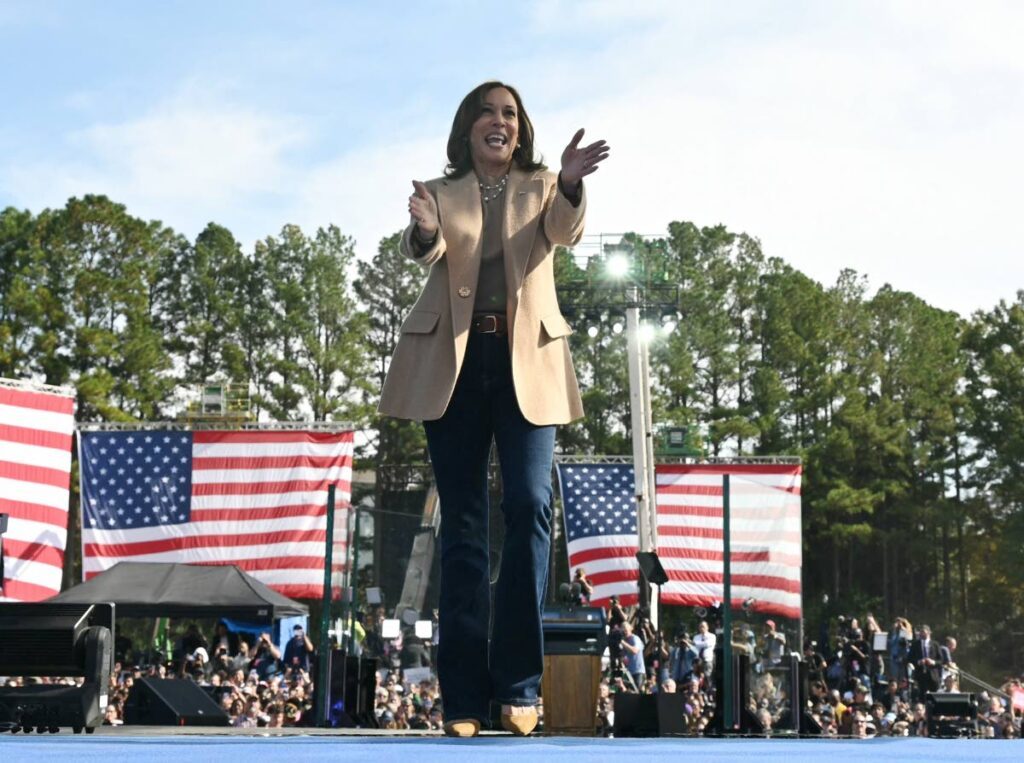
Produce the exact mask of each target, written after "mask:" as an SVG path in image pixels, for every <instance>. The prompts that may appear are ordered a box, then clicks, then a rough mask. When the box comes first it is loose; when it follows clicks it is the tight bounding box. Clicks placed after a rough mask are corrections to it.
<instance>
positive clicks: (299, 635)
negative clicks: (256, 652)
mask: <svg viewBox="0 0 1024 763" xmlns="http://www.w3.org/2000/svg"><path fill="white" fill-rule="evenodd" d="M264 635H266V634H264ZM268 638H269V637H268ZM313 654H315V650H314V649H313V642H312V641H310V640H309V636H307V635H306V630H305V628H303V627H302V626H301V625H296V626H295V627H294V628H292V637H291V638H290V639H288V643H287V644H285V647H284V666H285V668H291V670H292V672H293V673H295V672H298V671H300V670H304V671H306V672H307V673H308V672H309V658H310V657H311V656H313Z"/></svg>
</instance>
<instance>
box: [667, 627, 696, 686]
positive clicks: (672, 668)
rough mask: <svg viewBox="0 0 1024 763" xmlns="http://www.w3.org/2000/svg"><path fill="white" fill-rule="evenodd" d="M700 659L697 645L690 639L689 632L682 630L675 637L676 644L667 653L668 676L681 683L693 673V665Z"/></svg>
mask: <svg viewBox="0 0 1024 763" xmlns="http://www.w3.org/2000/svg"><path fill="white" fill-rule="evenodd" d="M698 659H700V654H699V653H698V651H697V647H695V646H694V645H693V642H692V641H690V634H689V633H687V632H686V631H683V632H682V633H680V634H679V636H678V638H677V639H676V645H675V646H674V647H672V652H671V654H670V655H669V677H670V678H672V680H674V681H675V682H676V683H677V684H682V683H683V682H685V681H688V680H689V679H690V676H691V675H693V665H694V662H695V661H696V660H698Z"/></svg>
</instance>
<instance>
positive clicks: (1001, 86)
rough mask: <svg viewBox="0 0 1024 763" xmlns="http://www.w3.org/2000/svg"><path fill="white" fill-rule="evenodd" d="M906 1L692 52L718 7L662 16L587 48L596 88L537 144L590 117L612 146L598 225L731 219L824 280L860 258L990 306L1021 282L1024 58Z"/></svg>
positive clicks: (935, 293) (934, 298) (595, 204)
mask: <svg viewBox="0 0 1024 763" xmlns="http://www.w3.org/2000/svg"><path fill="white" fill-rule="evenodd" d="M929 7H930V6H929ZM915 8H916V10H917V11H918V12H919V13H920V12H921V6H919V5H918V6H915ZM972 8H973V7H972ZM908 9H911V10H912V9H914V8H911V6H909V5H908V6H907V7H903V8H901V15H898V16H890V15H888V14H885V13H884V12H882V10H881V8H879V9H876V10H877V14H876V13H867V14H863V15H861V16H859V17H858V18H856V19H851V18H849V17H848V16H849V14H847V17H843V18H837V19H829V18H823V19H819V20H815V21H813V23H810V24H808V23H804V24H803V25H802V27H803V28H799V27H800V26H801V25H794V27H793V28H791V29H790V30H789V31H788V32H783V33H775V32H772V33H771V34H753V35H752V34H750V33H749V30H743V32H742V34H738V33H735V32H734V33H732V34H729V33H726V34H724V35H723V36H722V37H719V38H708V40H707V42H706V44H705V45H703V46H702V47H700V48H697V49H694V48H692V47H690V46H689V45H688V44H687V43H688V41H690V40H693V39H694V38H695V37H696V38H699V37H701V36H702V35H703V34H705V33H709V26H715V23H716V20H715V19H703V20H702V19H699V18H697V14H683V13H668V14H666V15H665V17H664V18H663V19H662V23H661V24H659V25H658V26H657V28H655V29H652V30H649V31H647V32H645V33H643V34H642V35H640V36H637V37H634V38H632V39H630V40H629V43H630V44H629V45H628V46H625V45H624V46H623V47H628V49H629V50H631V51H633V53H632V54H631V55H629V56H624V55H621V52H620V51H615V50H611V49H609V50H605V51H602V52H600V53H599V54H598V55H595V56H593V57H591V58H589V59H587V60H586V61H583V62H580V64H579V69H580V71H581V72H585V73H586V74H585V76H581V77H580V80H579V81H581V82H585V83H586V84H587V87H586V88H585V93H581V94H580V95H579V97H571V96H572V95H573V94H572V93H571V92H570V91H568V90H567V92H566V96H567V97H566V99H565V100H566V104H565V108H564V109H562V110H561V111H558V112H553V113H548V114H545V115H543V117H542V118H537V115H536V114H535V119H536V121H537V122H538V135H539V136H540V142H541V144H542V145H543V147H544V148H545V149H546V151H547V154H548V156H549V157H551V158H556V157H557V155H558V152H559V151H560V149H561V144H560V143H557V142H555V143H552V142H551V138H552V137H557V136H560V135H565V136H568V135H569V134H571V131H572V129H573V128H574V127H576V126H577V125H578V124H586V125H588V126H589V127H590V128H591V131H592V133H593V134H594V136H595V137H596V136H600V137H605V138H607V139H608V140H609V142H610V143H611V144H612V146H613V153H612V157H611V158H610V159H609V161H608V163H607V165H606V166H605V167H604V168H602V170H601V171H600V172H598V173H597V175H595V176H594V179H593V182H592V183H591V185H592V194H591V208H590V215H589V221H588V231H589V232H592V233H597V232H601V231H606V232H611V231H622V230H636V231H639V232H643V233H657V232H662V231H664V228H665V225H666V224H667V223H668V222H669V221H670V220H674V219H689V220H693V221H695V222H697V223H698V224H701V225H710V224H716V223H719V222H721V223H724V224H726V225H727V226H728V227H729V228H730V229H732V230H737V231H740V230H742V231H746V232H748V233H750V234H752V235H754V236H757V237H759V238H760V239H761V240H762V242H763V244H764V246H765V250H766V252H767V254H769V255H776V256H781V257H783V258H785V259H786V260H787V261H789V262H790V263H792V264H793V265H795V266H796V267H798V268H800V269H801V270H803V271H804V272H806V273H808V274H809V275H811V276H812V277H815V278H817V279H820V280H823V281H825V282H826V283H828V282H831V281H832V280H834V278H835V276H836V275H837V274H838V272H839V270H840V269H841V268H844V267H852V268H855V269H857V270H858V271H860V272H862V273H865V274H867V275H868V276H869V277H870V281H871V283H872V285H873V286H875V287H878V286H881V285H882V284H883V283H885V282H891V283H892V284H893V285H894V286H895V287H896V288H899V289H904V290H908V291H912V292H914V293H916V294H918V295H920V296H922V297H923V298H925V299H926V300H928V301H930V302H932V303H933V304H936V305H937V306H940V307H944V308H948V309H956V310H959V311H961V312H965V313H966V312H970V311H971V310H973V309H976V308H987V307H990V306H991V305H992V304H994V303H995V302H996V301H997V300H998V299H999V298H1001V297H1005V298H1012V296H1013V293H1014V291H1015V290H1016V289H1018V288H1022V287H1024V256H1022V252H1021V251H1020V244H1019V242H1020V241H1021V240H1024V220H1022V219H1021V217H1020V215H1019V214H1018V213H1017V211H1016V207H1017V205H1018V201H1017V199H1018V197H1019V192H1018V190H1017V189H1018V187H1019V178H1020V177H1021V176H1022V175H1024V151H1022V150H1021V148H1020V141H1019V135H1020V134H1021V131H1022V127H1024V105H1022V104H1021V102H1020V100H1019V98H1016V97H1012V94H1013V93H1019V92H1020V91H1021V85H1024V81H1022V80H1024V76H1022V73H1021V72H1020V70H1019V66H1017V65H1015V64H1017V63H1019V61H1020V58H1019V56H1018V58H1017V59H1016V61H1008V59H1007V56H1006V55H1005V53H1006V48H1005V46H1003V45H1001V44H999V43H1000V41H1001V40H1005V39H1006V37H1007V35H1006V34H1005V33H1004V32H1003V31H1002V30H998V29H995V28H992V29H991V31H992V33H993V41H994V51H995V52H994V53H993V54H992V55H991V56H988V57H987V56H986V52H985V49H984V46H983V44H982V40H981V39H980V31H979V27H978V24H977V23H971V24H968V25H967V26H966V31H964V32H963V33H962V34H961V29H960V20H959V17H958V15H957V13H959V11H957V13H952V12H951V13H949V14H948V15H946V16H945V17H942V18H936V17H935V16H933V15H929V16H928V18H927V24H926V25H925V30H924V33H923V35H924V36H923V37H922V38H921V39H918V38H917V36H916V35H917V33H918V31H919V30H918V29H916V28H913V25H914V24H915V23H916V20H917V15H915V14H914V13H910V10H908ZM964 12H965V13H969V12H971V11H967V10H966V9H965V11H964ZM1019 16H1020V14H1016V15H1014V16H1011V17H1010V20H1011V21H1012V23H1011V26H1013V24H1016V23H1017V20H1018V19H1019ZM987 18H988V19H989V20H990V21H992V22H994V21H995V20H996V19H997V18H998V17H997V16H994V15H993V14H991V13H990V14H988V15H987ZM854 22H856V23H854ZM702 27H703V28H702ZM673 42H675V43H676V45H675V47H673ZM965 49H966V50H968V51H969V55H968V59H969V62H970V64H969V67H968V70H967V71H965V70H963V69H961V68H959V67H958V65H957V61H958V56H959V55H960V54H961V52H963V51H964V50H965ZM606 74H607V76H606ZM606 82H613V83H614V85H613V87H611V88H605V87H604V86H603V83H606ZM594 83H601V84H598V85H595V84H594ZM623 83H628V84H627V85H624V84H623ZM532 84H533V83H531V85H532ZM523 90H524V96H525V97H527V98H528V97H529V92H530V88H529V87H527V85H524V86H523Z"/></svg>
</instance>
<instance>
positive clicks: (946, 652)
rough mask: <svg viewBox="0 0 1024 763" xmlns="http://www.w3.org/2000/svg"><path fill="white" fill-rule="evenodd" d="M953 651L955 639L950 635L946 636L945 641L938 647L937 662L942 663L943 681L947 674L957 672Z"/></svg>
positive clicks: (954, 650)
mask: <svg viewBox="0 0 1024 763" xmlns="http://www.w3.org/2000/svg"><path fill="white" fill-rule="evenodd" d="M954 652H956V639H955V638H953V637H952V636H947V637H946V643H945V644H942V645H941V646H940V647H939V664H940V665H942V680H943V683H945V680H946V677H947V676H949V675H950V674H952V673H956V672H957V667H956V660H955V659H954Z"/></svg>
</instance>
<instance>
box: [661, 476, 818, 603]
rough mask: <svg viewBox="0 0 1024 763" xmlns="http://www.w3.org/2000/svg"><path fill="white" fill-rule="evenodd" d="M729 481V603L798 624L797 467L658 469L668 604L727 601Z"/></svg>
mask: <svg viewBox="0 0 1024 763" xmlns="http://www.w3.org/2000/svg"><path fill="white" fill-rule="evenodd" d="M724 474H728V475H729V550H730V572H731V582H732V603H733V606H734V607H739V606H741V605H742V604H743V602H745V601H749V600H752V601H749V606H750V608H751V609H752V610H753V611H757V612H769V613H772V614H776V615H780V616H782V617H789V618H794V619H795V618H799V617H800V610H801V594H800V574H801V564H802V549H801V506H800V481H801V474H802V468H801V466H800V465H799V464H666V465H661V466H658V467H657V468H656V469H655V480H656V489H657V500H658V558H659V559H660V560H661V563H662V566H664V568H665V572H666V573H667V574H668V577H669V581H668V583H666V584H665V585H664V586H662V589H661V601H662V603H665V604H685V605H692V606H709V605H711V604H714V603H715V602H720V601H722V598H723V595H724V594H723V586H722V581H723V564H722V559H723V547H724V544H723V531H722V525H723V523H722V505H723V494H722V475H724Z"/></svg>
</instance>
